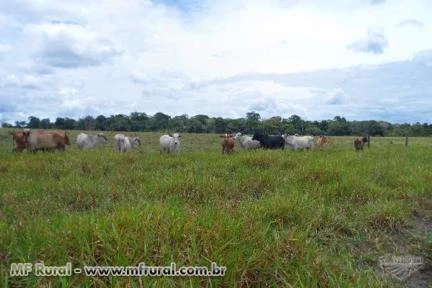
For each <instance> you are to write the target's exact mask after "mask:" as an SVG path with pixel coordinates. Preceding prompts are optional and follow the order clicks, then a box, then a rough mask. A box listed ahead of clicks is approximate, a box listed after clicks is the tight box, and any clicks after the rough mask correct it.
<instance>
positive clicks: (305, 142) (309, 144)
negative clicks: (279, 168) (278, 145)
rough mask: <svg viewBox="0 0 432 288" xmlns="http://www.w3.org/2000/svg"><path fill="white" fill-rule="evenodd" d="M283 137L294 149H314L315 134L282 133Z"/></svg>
mask: <svg viewBox="0 0 432 288" xmlns="http://www.w3.org/2000/svg"><path fill="white" fill-rule="evenodd" d="M282 137H283V138H284V139H285V144H286V145H288V146H289V147H290V148H292V149H294V150H297V149H313V147H314V137H313V136H295V135H282Z"/></svg>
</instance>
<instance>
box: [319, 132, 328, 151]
mask: <svg viewBox="0 0 432 288" xmlns="http://www.w3.org/2000/svg"><path fill="white" fill-rule="evenodd" d="M327 144H328V137H327V136H324V135H321V136H319V137H318V140H317V145H318V147H319V149H320V150H321V151H322V150H323V149H324V147H325V146H326V145H327Z"/></svg>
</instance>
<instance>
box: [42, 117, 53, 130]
mask: <svg viewBox="0 0 432 288" xmlns="http://www.w3.org/2000/svg"><path fill="white" fill-rule="evenodd" d="M51 126H52V125H51V122H50V119H48V118H45V119H42V120H41V121H40V127H41V128H42V129H50V128H51Z"/></svg>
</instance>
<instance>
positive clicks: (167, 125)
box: [2, 112, 432, 137]
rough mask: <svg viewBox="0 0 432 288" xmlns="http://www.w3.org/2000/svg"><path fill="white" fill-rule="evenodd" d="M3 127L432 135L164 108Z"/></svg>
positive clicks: (423, 130) (413, 128)
mask: <svg viewBox="0 0 432 288" xmlns="http://www.w3.org/2000/svg"><path fill="white" fill-rule="evenodd" d="M2 127H3V128H30V129H65V130H100V131H131V132H138V131H146V132H148V131H153V132H188V133H225V132H231V133H235V132H242V133H245V134H252V133H254V132H255V131H260V132H264V133H269V134H279V133H286V134H296V133H297V134H300V135H306V134H307V135H329V136H350V135H370V136H410V137H416V136H431V135H432V124H428V123H423V124H422V123H415V124H408V123H405V124H392V123H389V122H385V121H375V120H368V121H348V120H346V119H345V118H344V117H341V116H336V117H334V118H333V119H330V120H322V121H308V120H304V119H302V118H301V117H300V116H298V115H292V116H290V117H288V118H282V117H280V116H276V117H271V118H269V119H262V118H261V116H260V114H259V113H256V112H248V113H246V117H243V118H237V119H230V118H222V117H209V116H207V115H202V114H200V115H195V116H192V117H189V116H188V115H186V114H183V115H180V116H174V117H171V116H169V115H166V114H164V113H162V112H158V113H156V114H154V115H147V114H146V113H142V112H133V113H131V114H130V115H124V114H117V115H111V116H109V117H106V116H104V115H99V116H97V117H93V116H86V117H83V118H80V119H78V120H75V119H72V118H67V117H66V118H64V117H58V118H56V120H55V121H54V122H51V120H50V119H48V118H45V119H39V118H38V117H36V116H30V117H29V118H28V121H16V122H15V123H14V125H13V124H9V123H5V122H4V123H2Z"/></svg>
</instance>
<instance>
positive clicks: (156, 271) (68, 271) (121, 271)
mask: <svg viewBox="0 0 432 288" xmlns="http://www.w3.org/2000/svg"><path fill="white" fill-rule="evenodd" d="M225 272H226V267H225V266H218V265H217V264H216V263H215V262H212V263H211V265H210V268H208V267H206V266H181V267H179V268H178V269H177V265H176V264H175V263H171V265H170V266H146V265H145V263H139V264H138V265H137V266H84V267H83V268H73V267H72V263H70V262H68V263H67V264H66V265H64V266H46V265H45V264H44V263H42V262H41V263H35V264H32V263H12V264H11V266H10V273H9V274H10V276H11V277H15V276H21V277H22V276H28V275H29V274H30V273H33V274H34V275H36V276H38V277H53V276H54V277H55V276H72V275H85V276H93V277H108V276H114V277H116V276H117V277H144V276H150V277H158V276H166V277H172V276H174V277H175V276H180V277H182V276H183V277H185V276H186V277H190V276H205V277H221V276H224V275H225Z"/></svg>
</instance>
